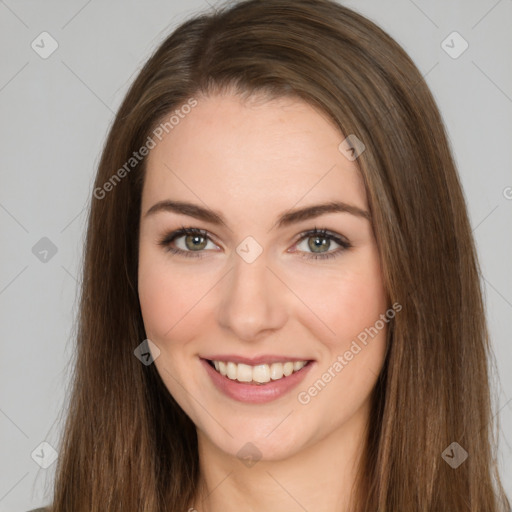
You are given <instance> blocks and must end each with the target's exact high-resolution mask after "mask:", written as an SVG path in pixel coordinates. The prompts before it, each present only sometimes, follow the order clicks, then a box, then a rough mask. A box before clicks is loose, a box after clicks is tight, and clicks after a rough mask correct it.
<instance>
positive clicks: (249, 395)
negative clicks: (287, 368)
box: [201, 359, 315, 404]
mask: <svg viewBox="0 0 512 512" xmlns="http://www.w3.org/2000/svg"><path fill="white" fill-rule="evenodd" d="M201 363H202V364H203V366H204V367H205V369H206V372H207V373H208V375H209V376H210V378H211V379H212V381H213V383H214V385H215V387H216V388H217V389H218V390H219V391H222V392H223V393H224V394H225V395H227V396H228V397H229V398H232V399H233V400H237V401H239V402H245V403H251V404H263V403H267V402H271V401H272V400H276V399H277V398H279V397H281V396H283V395H284V394H286V393H288V392H289V391H291V390H292V389H293V388H294V387H296V386H297V385H298V384H300V383H301V382H302V381H303V380H304V378H305V377H306V374H307V373H308V372H309V370H310V369H311V367H312V366H313V365H314V364H315V363H314V361H311V362H309V363H308V364H307V365H306V366H304V367H303V368H301V369H300V370H299V371H297V372H294V373H292V374H291V375H289V376H288V377H283V378H282V379H279V380H271V381H270V382H267V383H265V384H245V383H243V382H238V381H237V380H231V379H230V378H228V377H224V375H221V374H220V373H219V372H217V370H215V369H214V368H212V367H211V366H210V364H209V363H208V361H207V360H206V359H201Z"/></svg>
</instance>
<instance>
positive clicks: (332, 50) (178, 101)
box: [51, 0, 509, 512]
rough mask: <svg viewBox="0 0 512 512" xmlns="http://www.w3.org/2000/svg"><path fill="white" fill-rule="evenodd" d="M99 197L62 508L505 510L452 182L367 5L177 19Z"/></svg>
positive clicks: (249, 5)
mask: <svg viewBox="0 0 512 512" xmlns="http://www.w3.org/2000/svg"><path fill="white" fill-rule="evenodd" d="M93 196H94V197H93V199H92V204H91V210H90V217H89V225H88V232H87V241H86V250H85V260H84V269H83V288H82V297H81V309H80V318H79V330H78V339H77V361H76V372H75V380H74V387H73V390H72V395H71V401H70V411H69V415H68V418H67V423H66V426H65V429H64V436H63V440H62V445H61V450H60V457H59V461H58V470H57V475H56V483H55V495H54V502H53V506H52V508H51V510H52V511H53V512H61V511H69V510H73V511H82V510H83V511H85V510H87V511H90V510H109V511H114V510H119V511H120V510H123V511H134V510H140V511H143V510H144V511H164V510H166V511H185V510H198V511H200V512H207V511H220V510H222V511H230V510H235V509H236V510H248V509H250V510H265V511H274V510H276V511H277V510H288V511H292V510H315V511H326V512H327V511H376V510H378V511H379V512H391V511H393V512H396V511H439V510H443V511H448V510H450V511H452V510H453V511H457V512H462V511H484V510H485V511H496V512H497V511H502V510H509V505H508V501H507V498H506V496H505V494H504V492H503V489H502V486H501V484H500V480H499V475H498V474H497V471H496V464H495V456H494V451H493V450H494V448H495V445H494V444H492V443H491V442H490V441H489V439H491V440H492V434H493V430H492V414H491V409H490V393H489V385H488V373H487V357H488V351H489V345H488V335H487V330H486V323H485V318H484V310H483V305H482V298H481V291H480V287H479V268H478V263H477V256H476V253H475V248H474V243H473V239H472V235H471V229H470V225H469V222H468V216H467V211H466V206H465V203H464V198H463V194H462V190H461V185H460V182H459V179H458V176H457V172H456V170H455V166H454V162H453V159H452V156H451V153H450V148H449V145H448V142H447V137H446V134H445V131H444V128H443V124H442V120H441V117H440V114H439V112H438V109H437V107H436V105H435V102H434V100H433V98H432V96H431V94H430V92H429V90H428V88H427V85H426V84H425V82H424V80H423V78H422V76H421V74H420V73H419V72H418V70H417V68H416V67H415V65H414V64H413V63H412V61H411V60H410V59H409V57H408V56H407V55H406V54H405V53H404V51H403V50H402V49H401V48H400V47H399V46H398V45H397V43H396V42H395V41H394V40H392V39H391V38H390V37H389V36H388V35H386V34H385V33H384V32H383V31H382V30H381V29H379V28H378V27H376V26H375V25H374V24H373V23H372V22H370V21H369V20H367V19H366V18H364V17H362V16H361V15H359V14H357V13H355V12H353V11H351V10H350V9H348V8H346V7H343V6H340V5H338V4H336V3H334V2H331V1H328V0H270V1H265V2H263V1H256V0H249V1H246V2H241V3H238V4H235V5H234V6H232V7H231V8H229V9H225V10H223V11H221V12H218V13H216V14H214V15H210V16H199V17H197V18H194V19H192V20H189V21H187V22H185V23H184V24H182V25H181V26H180V27H178V29H177V30H175V32H174V33H173V34H172V35H171V36H170V37H169V38H168V39H167V40H165V41H164V42H163V43H162V45H161V46H160V47H159V48H158V50H157V51H156V53H155V54H154V55H153V56H152V57H151V59H150V60H149V61H148V62H147V64H146V65H145V66H144V68H143V69H142V71H141V72H140V74H139V76H138V77H137V79H136V80H135V82H134V84H133V85H132V87H131V88H130V90H129V92H128V94H127V96H126V98H125V100H124V102H123V104H122V106H121V108H120V110H119V113H118V114H117V117H116V119H115V122H114V124H113V126H112V129H111V131H110V134H109V136H108V140H107V142H106V145H105V148H104V151H103V155H102V159H101V162H100V165H99V169H98V173H97V177H96V182H95V188H94V193H93Z"/></svg>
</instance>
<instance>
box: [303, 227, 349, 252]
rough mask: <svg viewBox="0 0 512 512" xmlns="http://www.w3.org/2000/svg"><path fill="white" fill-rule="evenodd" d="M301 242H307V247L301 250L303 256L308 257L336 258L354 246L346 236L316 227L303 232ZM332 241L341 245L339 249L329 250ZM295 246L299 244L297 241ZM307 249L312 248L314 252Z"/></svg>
mask: <svg viewBox="0 0 512 512" xmlns="http://www.w3.org/2000/svg"><path fill="white" fill-rule="evenodd" d="M299 242H300V243H301V244H302V243H304V242H307V243H306V247H305V248H302V249H301V250H300V252H301V257H303V258H306V259H327V258H335V257H337V256H339V255H340V254H341V253H342V252H344V251H345V250H347V249H349V248H350V247H352V244H351V243H350V242H349V241H348V240H347V239H346V238H345V237H342V236H341V235H337V234H336V233H331V232H328V231H327V230H326V229H317V228H316V227H315V228H314V229H313V230H311V231H307V232H305V233H302V234H301V235H300V238H299ZM331 242H335V243H336V244H337V245H338V246H339V247H338V249H336V250H334V251H328V249H329V248H330V247H331ZM295 246H296V247H298V246H299V244H298V243H297V244H296V245H295ZM305 249H308V250H311V251H312V252H311V253H308V252H305ZM293 252H295V251H293Z"/></svg>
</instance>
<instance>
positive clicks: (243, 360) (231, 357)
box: [202, 354, 311, 366]
mask: <svg viewBox="0 0 512 512" xmlns="http://www.w3.org/2000/svg"><path fill="white" fill-rule="evenodd" d="M202 359H209V360H210V361H231V362H233V363H236V364H248V365H249V366H256V365H258V364H265V363H286V362H288V361H291V362H292V363H293V362H295V361H311V359H307V358H305V357H293V356H278V355H272V354H263V355H261V356H256V357H243V356H237V355H235V354H223V355H212V356H208V357H203V358H202Z"/></svg>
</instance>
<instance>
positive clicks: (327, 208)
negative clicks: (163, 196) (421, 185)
mask: <svg viewBox="0 0 512 512" xmlns="http://www.w3.org/2000/svg"><path fill="white" fill-rule="evenodd" d="M158 212H174V213H179V214H182V215H187V216H189V217H194V218H195V219H199V220H202V221H205V222H209V223H211V224H215V225H221V224H223V225H225V226H227V224H226V221H225V219H224V217H223V215H222V214H221V213H220V212H218V211H215V210H211V209H209V208H205V207H203V206H199V205H197V204H193V203H187V202H185V201H171V200H164V201H159V202H158V203H155V204H154V205H153V206H152V207H151V208H150V209H149V210H148V211H147V212H146V213H145V215H144V218H147V217H148V216H151V215H154V214H156V213H158ZM326 213H350V214H351V215H354V216H356V217H360V218H363V219H367V220H369V221H371V215H370V213H369V212H367V211H366V210H363V209H361V208H359V207H357V206H354V205H351V204H347V203H344V202H342V201H331V202H329V203H323V204H316V205H312V206H306V207H303V208H297V209H295V210H287V211H285V212H283V213H281V215H280V216H279V217H278V219H277V221H276V223H275V224H277V227H278V228H282V227H286V226H290V225H291V224H296V223H298V222H301V221H304V220H309V219H314V218H315V217H319V216H320V215H324V214H326ZM275 224H274V225H275Z"/></svg>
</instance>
